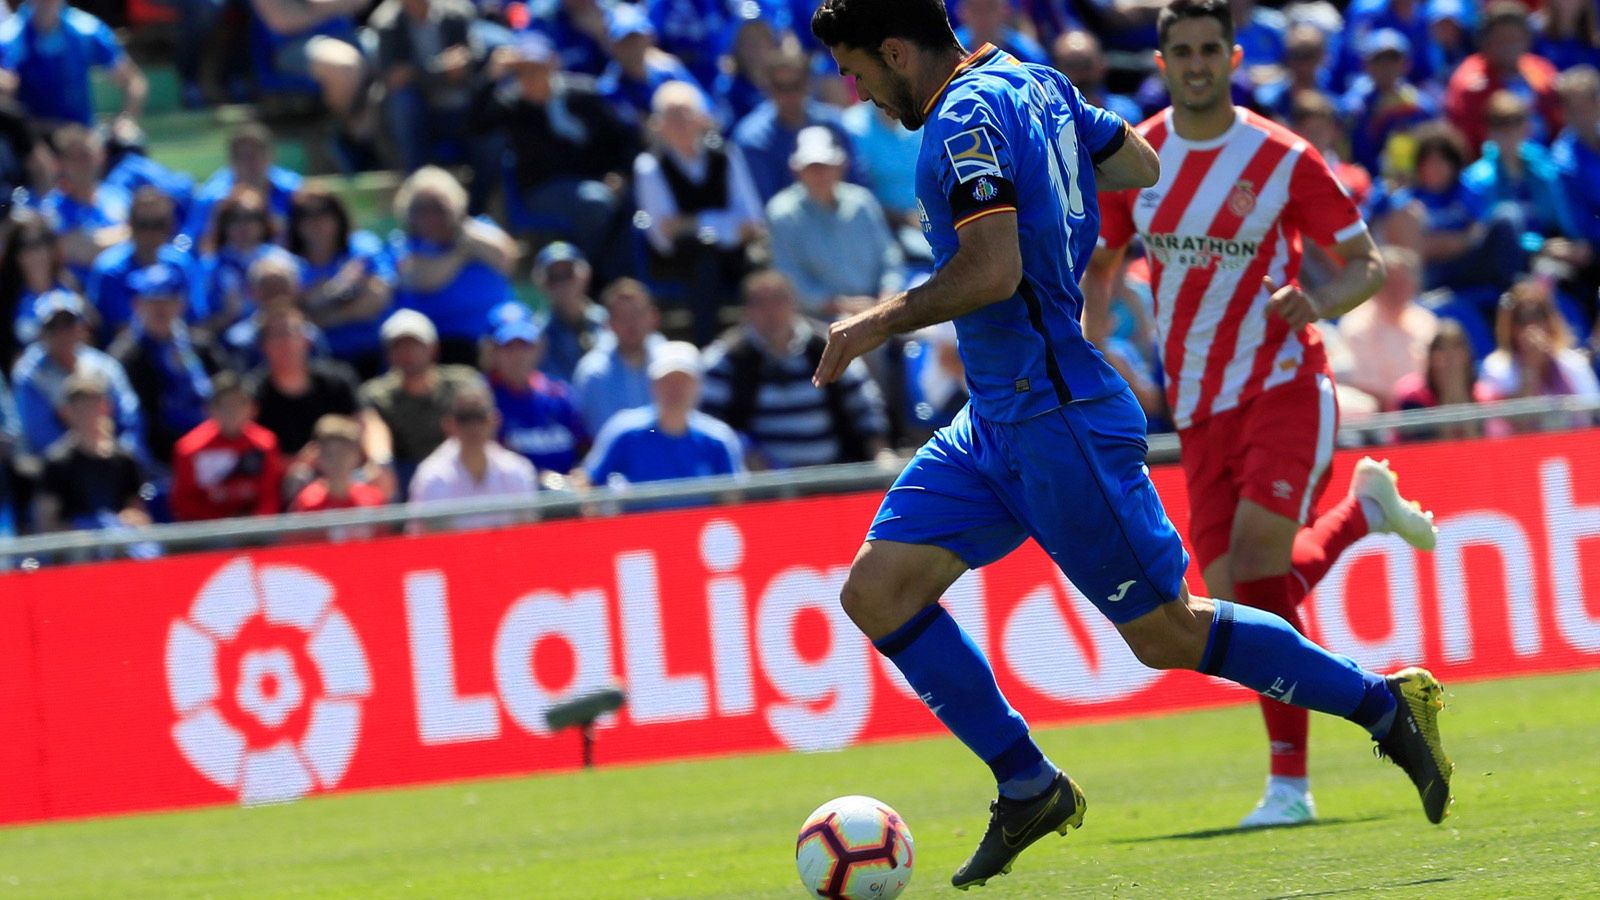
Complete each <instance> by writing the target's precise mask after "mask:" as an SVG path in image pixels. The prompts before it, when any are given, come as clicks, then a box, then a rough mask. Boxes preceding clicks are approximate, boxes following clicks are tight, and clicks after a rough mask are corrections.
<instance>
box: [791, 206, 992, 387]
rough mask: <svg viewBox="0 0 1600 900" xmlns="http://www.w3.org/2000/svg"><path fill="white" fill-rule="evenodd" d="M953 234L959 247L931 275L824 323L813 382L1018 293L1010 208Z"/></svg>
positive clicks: (825, 379)
mask: <svg viewBox="0 0 1600 900" xmlns="http://www.w3.org/2000/svg"><path fill="white" fill-rule="evenodd" d="M956 234H957V238H958V240H959V241H960V247H959V248H958V249H957V250H956V252H955V255H954V256H952V257H950V261H949V262H947V263H945V264H944V266H943V267H941V268H940V269H939V270H938V271H936V272H934V273H933V277H932V278H929V279H928V280H927V281H925V282H923V283H922V284H920V285H918V286H917V287H914V288H912V289H911V290H909V291H901V292H900V293H898V294H895V295H893V296H891V297H889V298H888V299H887V300H884V301H883V302H882V303H879V304H878V305H877V306H874V307H872V308H871V309H868V310H865V311H863V312H860V313H857V314H856V315H853V316H850V317H849V318H847V319H841V320H839V321H837V322H835V323H833V325H832V326H830V327H829V328H828V346H827V349H825V350H823V352H822V359H821V361H820V362H818V363H817V371H816V374H815V375H814V376H813V377H812V381H813V382H814V383H815V384H817V385H818V386H821V385H824V384H828V383H829V382H832V381H836V380H837V379H838V378H839V376H841V375H843V374H844V370H845V367H846V366H848V365H850V361H851V360H853V359H856V358H857V357H859V356H862V355H863V354H866V353H868V352H870V351H872V350H874V349H876V348H877V347H878V346H879V345H881V344H882V343H883V342H884V341H886V340H888V339H889V338H890V337H891V336H892V335H896V334H904V333H906V332H908V331H916V330H917V329H918V328H924V327H926V326H928V325H933V324H935V323H938V322H948V321H950V320H951V319H955V318H958V317H960V316H962V315H965V314H966V313H969V312H971V311H973V310H975V309H978V308H980V307H984V306H988V305H989V304H991V303H995V302H997V301H1000V300H1004V299H1006V298H1008V297H1010V296H1011V295H1013V294H1015V293H1016V292H1017V285H1019V284H1021V283H1022V246H1021V244H1020V242H1019V240H1018V238H1017V213H1016V210H1015V209H1014V208H1013V209H994V210H991V211H989V212H987V213H986V214H984V215H981V216H978V217H976V218H972V219H969V220H968V221H967V222H966V224H964V225H962V226H961V227H960V230H959V231H957V233H956Z"/></svg>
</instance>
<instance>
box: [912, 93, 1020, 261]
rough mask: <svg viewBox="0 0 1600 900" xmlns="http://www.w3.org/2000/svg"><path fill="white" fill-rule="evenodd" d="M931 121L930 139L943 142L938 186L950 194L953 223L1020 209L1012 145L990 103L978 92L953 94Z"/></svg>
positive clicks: (939, 157)
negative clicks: (956, 95) (957, 95)
mask: <svg viewBox="0 0 1600 900" xmlns="http://www.w3.org/2000/svg"><path fill="white" fill-rule="evenodd" d="M935 123H936V124H935ZM930 124H934V125H935V127H934V128H932V129H930V133H929V134H928V136H927V139H931V140H935V141H938V142H939V151H938V154H937V159H938V173H939V189H940V190H941V191H943V192H944V195H945V196H946V197H947V198H949V200H950V221H951V222H952V223H953V224H954V226H955V227H956V228H957V229H960V228H961V227H962V226H963V225H969V224H971V223H973V222H976V221H977V220H979V219H981V218H983V217H985V216H991V215H994V214H996V213H1003V212H1016V211H1017V186H1016V177H1015V169H1014V162H1013V157H1012V155H1011V145H1010V142H1009V141H1008V140H1007V139H1006V130H1005V128H1004V126H1003V124H1002V123H1001V122H1000V120H999V117H998V116H997V115H996V114H995V112H994V110H993V108H992V107H991V106H990V104H989V103H988V102H987V101H985V100H984V98H983V97H981V96H979V95H976V94H968V95H965V96H962V97H952V98H951V99H950V100H949V101H947V102H946V103H945V105H944V108H943V109H941V110H940V112H939V115H938V117H937V118H936V119H935V120H934V121H933V122H932V123H930Z"/></svg>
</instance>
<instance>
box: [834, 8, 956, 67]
mask: <svg viewBox="0 0 1600 900" xmlns="http://www.w3.org/2000/svg"><path fill="white" fill-rule="evenodd" d="M811 33H812V34H813V35H816V38H817V40H819V41H821V42H822V43H823V44H825V45H827V46H829V47H840V46H843V47H853V48H855V49H858V50H865V51H867V52H869V53H874V54H875V53H877V52H878V48H879V47H880V46H881V45H882V44H883V42H884V41H885V40H888V39H889V38H900V39H901V40H905V41H910V42H911V43H913V44H916V45H917V46H918V47H921V48H922V49H924V50H946V49H952V48H956V47H960V46H961V42H960V41H958V40H956V33H955V31H954V30H952V29H951V27H950V14H949V13H948V12H946V11H945V8H944V0H824V2H823V4H822V6H820V7H818V8H817V11H816V13H815V14H813V15H812V16H811Z"/></svg>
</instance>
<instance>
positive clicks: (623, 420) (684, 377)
mask: <svg viewBox="0 0 1600 900" xmlns="http://www.w3.org/2000/svg"><path fill="white" fill-rule="evenodd" d="M650 396H651V401H652V402H651V404H650V405H649V406H643V407H639V408H637V409H629V410H624V411H622V412H619V413H617V414H616V415H615V416H612V417H611V420H610V421H609V422H607V423H606V425H605V427H604V428H602V429H601V430H600V435H599V436H598V437H597V438H595V442H594V449H593V450H591V451H589V456H588V457H587V458H586V459H585V460H584V463H583V468H584V474H585V476H586V477H587V478H588V479H589V483H590V484H595V485H616V484H617V483H618V482H622V483H628V484H641V483H643V482H647V481H667V480H671V479H680V478H704V477H707V476H712V475H736V474H743V473H744V461H743V456H744V451H743V450H742V448H741V447H740V444H739V436H738V435H737V434H735V433H734V431H733V429H732V428H729V427H728V426H727V425H725V424H723V423H722V422H719V421H717V420H716V419H713V418H712V417H711V416H709V415H706V414H705V413H703V412H700V411H699V410H698V409H696V408H695V406H696V404H697V403H699V401H700V353H699V351H698V350H696V349H695V346H694V345H693V344H690V343H686V342H684V341H669V342H667V343H666V344H663V345H662V346H661V347H659V348H657V350H656V353H655V357H654V358H653V359H652V360H651V361H650Z"/></svg>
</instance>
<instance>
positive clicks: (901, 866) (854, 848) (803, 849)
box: [794, 796, 913, 900]
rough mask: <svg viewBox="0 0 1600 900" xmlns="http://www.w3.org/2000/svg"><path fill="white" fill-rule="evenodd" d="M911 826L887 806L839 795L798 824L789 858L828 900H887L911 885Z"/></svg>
mask: <svg viewBox="0 0 1600 900" xmlns="http://www.w3.org/2000/svg"><path fill="white" fill-rule="evenodd" d="M912 853H913V851H912V843H911V829H910V828H907V827H906V823H905V820H904V819H902V818H900V814H899V813H897V812H895V811H894V810H893V809H891V808H890V807H889V805H888V804H886V803H882V802H880V801H877V800H874V799H872V798H871V797H860V796H851V797H839V798H837V799H835V800H829V801H828V802H827V803H824V804H822V805H821V806H819V807H817V809H816V811H815V812H813V813H812V814H811V815H810V816H808V817H806V823H805V824H804V825H802V826H800V837H799V839H798V840H797V841H795V847H794V862H795V866H796V867H797V868H799V870H800V883H801V884H804V885H805V887H806V891H807V893H809V894H810V895H811V896H813V897H826V898H828V900H890V898H893V897H898V896H900V892H901V891H903V890H905V889H906V885H908V884H910V883H911V860H912Z"/></svg>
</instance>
